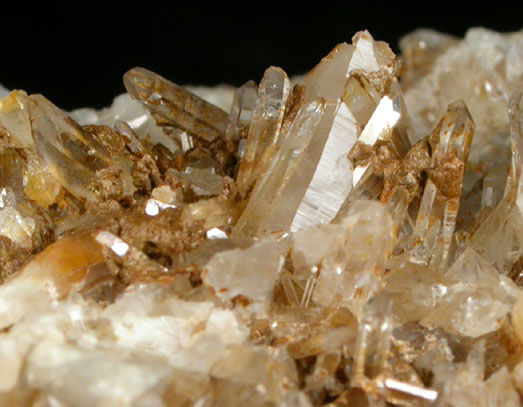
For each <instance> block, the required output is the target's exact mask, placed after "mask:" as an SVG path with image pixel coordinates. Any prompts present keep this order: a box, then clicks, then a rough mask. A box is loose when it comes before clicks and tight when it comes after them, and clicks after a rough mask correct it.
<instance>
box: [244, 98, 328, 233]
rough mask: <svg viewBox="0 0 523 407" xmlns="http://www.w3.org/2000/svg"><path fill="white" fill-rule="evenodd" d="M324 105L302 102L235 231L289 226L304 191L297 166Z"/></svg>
mask: <svg viewBox="0 0 523 407" xmlns="http://www.w3.org/2000/svg"><path fill="white" fill-rule="evenodd" d="M324 109H325V108H324V102H323V101H322V100H320V101H312V102H310V103H307V104H304V105H302V107H301V108H300V110H299V111H298V114H297V115H296V118H295V120H294V122H293V124H292V126H291V127H290V128H289V130H288V132H287V134H285V135H284V140H283V141H282V142H281V147H280V148H279V150H278V152H277V153H276V154H275V156H274V158H273V161H272V163H271V165H270V167H269V168H268V169H267V171H266V172H265V173H264V174H261V176H260V179H259V180H258V182H257V183H256V185H255V187H254V190H253V191H252V193H251V197H250V199H249V202H248V204H247V207H246V208H245V210H244V212H243V214H242V216H241V217H240V219H239V220H238V223H237V225H236V228H235V233H238V234H240V235H247V236H252V235H258V234H261V233H263V232H265V231H273V230H278V229H281V230H288V228H289V227H290V224H291V222H292V219H293V218H294V214H295V213H296V210H297V207H298V205H299V202H300V198H301V196H303V193H304V187H303V186H302V185H300V184H298V182H299V176H300V174H297V173H296V169H297V168H299V166H300V164H301V162H302V160H303V159H304V155H305V151H306V149H307V148H308V147H309V145H310V142H311V137H312V135H313V133H314V129H315V127H316V126H317V125H318V123H319V121H320V120H321V117H322V115H323V112H324ZM259 175H260V174H259Z"/></svg>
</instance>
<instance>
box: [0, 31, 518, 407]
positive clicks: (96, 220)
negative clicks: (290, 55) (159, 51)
mask: <svg viewBox="0 0 523 407" xmlns="http://www.w3.org/2000/svg"><path fill="white" fill-rule="evenodd" d="M400 48H401V55H400V56H396V55H395V54H394V53H393V52H392V51H391V49H390V48H389V46H388V45H387V44H386V43H384V42H381V41H375V40H374V39H373V37H372V36H371V34H370V33H369V32H367V31H363V32H359V33H357V34H356V35H354V37H353V38H352V43H351V44H348V43H341V44H339V45H338V46H337V47H335V48H334V49H333V50H332V51H331V52H330V53H329V54H328V55H327V56H326V57H325V58H323V59H322V60H321V61H320V62H319V63H318V65H317V66H316V67H315V68H314V69H312V70H311V71H310V72H309V73H308V74H307V75H306V76H304V77H303V78H301V79H300V80H295V81H294V83H292V82H291V80H290V79H289V77H288V76H287V74H286V73H285V72H284V71H283V70H282V69H280V68H277V67H270V68H268V69H267V70H266V71H265V74H264V75H263V77H262V78H261V80H260V81H259V83H255V82H253V81H250V82H248V83H246V84H245V85H243V86H241V87H240V88H238V89H237V90H235V91H234V92H232V91H229V90H227V89H225V90H222V91H215V92H214V93H213V92H211V93H210V94H209V92H207V93H206V94H202V93H201V89H192V91H191V90H190V89H186V88H183V87H181V86H178V85H176V84H175V83H172V82H170V81H169V80H168V79H165V78H163V77H161V76H159V75H157V74H155V73H153V72H151V71H148V70H147V69H144V68H133V69H131V70H129V71H128V72H127V73H125V75H124V77H123V82H124V85H125V88H126V90H127V94H125V95H122V96H119V97H118V98H117V99H116V100H115V102H114V104H113V105H112V106H111V107H110V108H107V109H104V110H102V111H99V112H96V111H93V110H89V109H82V110H78V111H75V112H73V113H71V114H67V113H65V112H63V111H62V110H60V109H59V108H58V107H56V106H55V105H53V104H52V102H50V101H49V100H47V99H46V98H45V97H44V96H42V95H27V93H26V92H24V91H21V90H15V91H12V92H11V93H9V94H8V95H6V96H4V97H3V98H2V99H0V141H1V144H0V174H1V177H0V183H1V185H0V281H1V284H0V361H1V368H0V405H2V406H31V407H69V406H71V407H89V406H101V407H113V406H120V407H157V406H159V407H161V406H164V407H169V406H175V407H190V406H195V407H214V406H224V407H225V406H247V405H248V406H266V407H269V406H272V407H277V406H281V407H313V406H330V407H387V406H398V407H428V406H439V407H472V406H481V407H516V406H520V405H521V401H522V400H523V348H522V346H523V96H522V93H521V92H522V91H523V32H519V33H512V34H498V33H495V32H491V31H488V30H485V29H471V30H469V32H468V33H467V35H466V37H465V38H464V39H458V38H454V37H451V36H448V35H444V34H440V33H437V32H433V31H430V30H418V31H416V32H413V33H411V34H409V35H407V36H406V37H404V38H403V39H402V40H401V43H400ZM211 102H212V103H211ZM217 105H220V106H221V107H218V106H217Z"/></svg>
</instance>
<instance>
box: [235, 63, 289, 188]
mask: <svg viewBox="0 0 523 407" xmlns="http://www.w3.org/2000/svg"><path fill="white" fill-rule="evenodd" d="M290 88H291V84H290V81H289V78H288V77H287V74H286V73H285V72H284V71H283V70H282V69H280V68H276V67H270V68H268V69H267V70H266V71H265V74H264V75H263V78H262V80H261V82H260V86H259V89H258V94H259V97H258V100H257V102H256V106H255V108H254V111H253V113H252V118H251V124H250V127H249V134H248V137H247V144H246V145H245V152H244V154H243V156H242V160H241V162H240V168H239V170H238V177H237V182H238V189H239V191H240V193H242V194H247V193H249V192H250V190H251V189H252V187H253V186H254V182H255V178H256V177H257V176H258V175H259V174H260V173H261V174H263V173H265V172H266V170H267V168H266V167H267V165H268V162H267V157H268V156H269V155H270V154H273V153H276V152H277V151H278V147H279V146H280V145H281V143H282V141H281V137H280V130H281V126H282V123H283V114H284V112H285V104H286V102H287V98H288V97H289V93H290Z"/></svg>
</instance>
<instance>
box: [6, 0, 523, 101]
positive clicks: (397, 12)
mask: <svg viewBox="0 0 523 407" xmlns="http://www.w3.org/2000/svg"><path fill="white" fill-rule="evenodd" d="M68 4H69V8H67V7H64V6H57V5H52V4H45V5H41V6H39V7H34V6H31V5H29V4H20V5H19V6H18V7H14V8H13V10H4V11H3V12H2V16H1V17H0V32H1V36H0V83H1V84H3V85H4V86H6V87H7V88H9V89H14V88H17V89H25V90H27V91H28V92H29V93H42V94H44V95H45V96H47V97H48V98H49V99H51V100H52V101H53V102H54V103H55V104H57V105H58V106H60V107H62V108H64V109H73V108H77V107H84V106H93V107H103V106H107V105H109V104H110V103H111V101H112V99H113V97H114V96H116V95H118V94H120V93H122V92H123V91H124V88H123V85H122V80H121V77H122V74H123V73H124V72H125V71H126V70H128V69H130V68H132V67H133V66H143V67H146V68H148V69H150V70H153V71H156V72H158V73H159V74H161V75H163V76H165V77H167V78H168V79H170V80H172V81H174V82H177V83H179V84H205V85H214V84H218V83H231V84H234V85H241V84H242V83H244V82H245V81H247V80H249V79H254V80H256V81H259V79H260V77H261V76H262V74H263V71H264V70H265V69H266V68H267V67H268V66H270V65H276V66H280V67H282V68H283V69H285V70H286V71H287V72H288V73H289V75H294V74H300V73H304V72H306V71H307V70H309V69H310V68H311V67H313V66H314V65H315V64H316V63H317V62H318V61H319V60H320V59H321V57H323V56H324V55H326V54H327V53H328V52H329V51H330V49H332V48H333V47H334V46H335V45H336V44H337V43H339V42H342V41H348V42H350V39H351V37H352V35H353V34H354V33H355V32H356V31H358V30H361V29H364V28H367V29H368V30H369V31H370V32H371V34H372V35H373V36H374V38H375V39H379V40H384V41H387V42H389V44H390V45H391V46H392V48H393V50H394V51H396V52H397V51H398V46H397V44H398V39H399V38H400V37H401V35H403V34H406V33H408V32H410V31H412V30H414V29H415V28H418V27H431V28H434V29H437V30H439V31H443V32H447V33H451V34H454V35H458V36H463V35H464V33H465V32H466V30H467V28H469V27H473V26H483V27H488V28H491V29H495V30H498V31H504V32H507V31H516V30H519V29H520V28H521V26H522V21H521V15H522V7H521V5H512V6H509V4H510V3H509V2H501V1H499V2H497V3H496V2H492V1H490V2H488V4H487V3H483V2H479V1H478V2H474V3H470V4H466V3H463V2H459V3H458V2H455V3H442V2H436V1H432V2H426V1H419V2H415V3H408V2H407V3H406V2H399V1H396V2H392V1H390V2H377V1H360V2H356V1H352V2H351V1H346V2H345V3H343V4H344V6H339V5H334V4H332V3H331V2H327V1H317V2H313V3H310V4H309V3H307V4H305V3H302V4H300V5H297V6H295V7H292V8H291V7H287V6H283V5H282V4H283V3H277V2H272V3H270V2H256V3H245V2H244V3H242V4H241V5H238V6H234V4H233V3H222V5H220V6H218V5H214V6H213V7H212V8H209V7H208V6H204V5H203V3H198V2H193V3H192V4H189V5H187V4H185V5H183V6H181V5H180V4H177V2H170V3H169V6H166V5H165V4H163V3H161V2H151V1H149V2H143V3H137V4H139V5H137V6H134V5H133V3H130V2H129V3H122V5H121V6H115V5H110V3H109V4H107V3H106V4H96V3H84V2H79V3H76V2H75V3H73V2H70V3H68ZM520 4H521V2H520Z"/></svg>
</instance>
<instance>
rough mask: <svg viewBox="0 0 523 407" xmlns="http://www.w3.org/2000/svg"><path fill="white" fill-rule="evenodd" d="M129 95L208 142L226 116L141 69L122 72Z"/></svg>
mask: <svg viewBox="0 0 523 407" xmlns="http://www.w3.org/2000/svg"><path fill="white" fill-rule="evenodd" d="M124 85H125V87H126V89H127V91H128V92H129V94H130V95H131V96H132V97H133V98H135V99H138V100H140V101H141V102H142V103H144V105H145V106H146V107H147V108H148V109H149V110H150V111H151V113H153V115H157V116H159V117H160V118H162V119H164V120H166V121H167V122H168V123H172V125H175V126H177V127H180V128H182V129H183V130H185V131H187V132H188V133H190V134H193V135H195V136H198V137H201V138H203V139H204V140H206V141H212V140H214V139H215V138H216V137H222V136H223V134H224V133H225V130H226V127H227V123H228V117H227V114H226V113H225V112H224V111H223V110H221V109H220V108H218V107H216V106H214V105H212V104H210V103H208V102H206V101H205V100H203V99H201V98H200V97H198V96H196V95H194V94H193V93H191V92H189V91H187V90H185V89H184V88H182V87H180V86H178V85H176V84H175V83H172V82H170V81H168V80H166V79H165V78H162V77H161V76H160V75H157V74H155V73H154V72H151V71H148V70H147V69H144V68H133V69H131V70H130V71H128V72H127V73H126V74H125V75H124Z"/></svg>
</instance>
